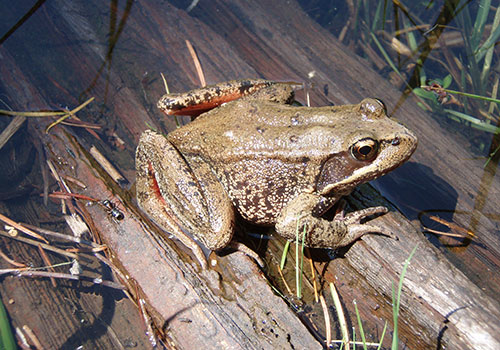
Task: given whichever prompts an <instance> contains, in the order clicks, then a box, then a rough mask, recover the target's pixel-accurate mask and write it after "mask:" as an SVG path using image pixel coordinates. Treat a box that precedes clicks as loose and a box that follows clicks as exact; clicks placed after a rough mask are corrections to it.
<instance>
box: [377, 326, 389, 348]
mask: <svg viewBox="0 0 500 350" xmlns="http://www.w3.org/2000/svg"><path fill="white" fill-rule="evenodd" d="M386 331H387V321H385V324H384V329H383V330H382V335H381V336H380V340H379V343H378V346H377V350H380V349H381V348H382V343H383V342H384V337H385V332H386Z"/></svg>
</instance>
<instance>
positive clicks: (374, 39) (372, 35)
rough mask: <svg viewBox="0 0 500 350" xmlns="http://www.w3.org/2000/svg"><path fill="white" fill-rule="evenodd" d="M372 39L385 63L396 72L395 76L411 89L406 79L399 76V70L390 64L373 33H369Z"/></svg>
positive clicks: (389, 59)
mask: <svg viewBox="0 0 500 350" xmlns="http://www.w3.org/2000/svg"><path fill="white" fill-rule="evenodd" d="M370 35H371V37H372V39H373V42H374V43H375V45H377V47H378V49H379V51H380V53H381V54H382V56H384V58H385V61H386V62H387V64H388V65H389V66H390V67H391V68H392V70H393V71H394V72H396V74H397V75H399V77H400V78H401V81H404V82H405V85H406V86H407V87H408V88H410V89H411V86H410V85H408V83H407V82H406V79H405V78H404V77H403V76H402V75H401V73H400V72H399V70H398V69H397V68H396V66H395V65H394V63H393V62H392V60H391V58H390V57H389V55H388V54H387V52H386V51H385V50H384V48H383V47H382V44H380V41H378V39H377V37H376V36H375V34H373V33H370Z"/></svg>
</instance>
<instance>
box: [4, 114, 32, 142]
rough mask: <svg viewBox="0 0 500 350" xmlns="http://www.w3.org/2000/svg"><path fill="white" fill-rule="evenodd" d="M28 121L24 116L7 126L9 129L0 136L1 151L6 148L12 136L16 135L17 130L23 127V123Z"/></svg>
mask: <svg viewBox="0 0 500 350" xmlns="http://www.w3.org/2000/svg"><path fill="white" fill-rule="evenodd" d="M25 121H26V117H23V116H20V115H19V116H16V117H15V118H14V119H12V121H11V122H10V123H9V125H7V127H6V128H5V129H4V130H3V131H2V134H0V149H2V148H3V146H5V144H6V143H7V141H9V140H10V138H11V137H12V135H14V134H15V133H16V131H17V130H19V128H20V127H21V126H22V125H23V123H24V122H25Z"/></svg>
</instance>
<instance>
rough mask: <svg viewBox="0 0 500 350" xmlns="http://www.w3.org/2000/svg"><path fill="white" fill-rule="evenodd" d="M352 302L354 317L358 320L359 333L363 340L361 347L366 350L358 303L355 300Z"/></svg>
mask: <svg viewBox="0 0 500 350" xmlns="http://www.w3.org/2000/svg"><path fill="white" fill-rule="evenodd" d="M353 304H354V310H355V311H356V318H357V320H358V327H359V334H360V335H361V341H362V342H363V349H364V350H368V347H367V346H366V337H365V330H364V329H363V324H362V323H361V316H360V315H359V311H358V304H357V303H356V300H354V302H353Z"/></svg>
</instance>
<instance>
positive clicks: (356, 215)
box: [344, 206, 389, 225]
mask: <svg viewBox="0 0 500 350" xmlns="http://www.w3.org/2000/svg"><path fill="white" fill-rule="evenodd" d="M388 211H389V210H388V209H387V208H386V207H383V206H379V207H370V208H365V209H361V210H357V211H354V212H352V213H348V214H346V215H345V217H344V222H345V223H346V224H347V225H350V224H359V223H360V222H361V220H363V219H365V218H367V217H368V216H372V215H376V214H385V213H387V212H388Z"/></svg>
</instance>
